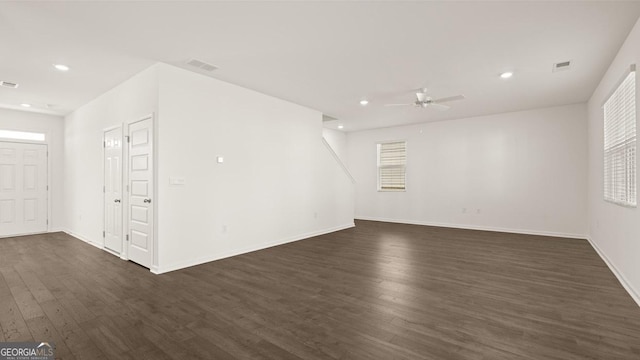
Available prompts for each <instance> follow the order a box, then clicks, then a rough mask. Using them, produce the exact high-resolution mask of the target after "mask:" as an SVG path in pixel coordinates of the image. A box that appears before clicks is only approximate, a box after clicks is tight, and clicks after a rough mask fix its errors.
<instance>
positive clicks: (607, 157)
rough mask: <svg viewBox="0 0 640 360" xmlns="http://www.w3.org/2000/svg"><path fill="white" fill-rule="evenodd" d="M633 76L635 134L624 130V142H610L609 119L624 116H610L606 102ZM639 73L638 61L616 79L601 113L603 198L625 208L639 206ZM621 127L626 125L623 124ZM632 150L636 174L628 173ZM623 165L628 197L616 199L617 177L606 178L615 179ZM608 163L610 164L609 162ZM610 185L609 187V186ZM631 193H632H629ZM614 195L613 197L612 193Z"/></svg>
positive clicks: (616, 120)
mask: <svg viewBox="0 0 640 360" xmlns="http://www.w3.org/2000/svg"><path fill="white" fill-rule="evenodd" d="M630 75H633V81H634V87H633V91H634V94H633V98H632V101H633V111H634V113H635V116H634V118H633V121H635V124H634V125H635V128H634V132H635V133H634V134H633V136H628V135H627V134H626V132H625V134H624V135H623V139H622V140H621V141H618V142H615V143H613V144H607V138H608V136H609V135H608V134H610V131H611V128H613V127H614V125H611V126H608V124H609V121H611V122H620V121H621V120H620V119H621V118H623V117H622V116H620V118H609V119H608V118H607V112H606V110H605V107H606V105H607V103H608V102H609V101H610V100H611V98H612V97H613V96H614V95H615V94H616V93H617V92H618V91H619V90H620V87H621V86H622V85H623V84H624V83H625V81H627V79H628V78H629V76H630ZM637 87H638V84H637V72H636V66H635V64H633V65H631V66H630V67H629V68H628V69H627V71H625V72H624V74H623V76H622V77H621V78H620V79H619V80H618V81H617V82H616V84H615V86H614V87H613V89H612V90H611V92H610V93H609V94H608V95H607V96H606V97H605V99H606V100H605V101H604V102H603V104H602V116H603V123H602V129H603V133H602V143H603V146H602V151H603V153H602V165H603V169H602V192H603V194H602V195H603V199H604V201H606V202H608V203H612V204H615V205H619V206H623V207H628V208H636V207H637V206H638V151H637V150H638V132H637V131H638V109H637V98H638V92H637ZM622 127H623V128H624V125H622ZM630 145H632V146H633V147H631V146H630ZM630 149H633V150H631V152H633V154H634V155H633V165H632V166H633V170H632V171H633V174H632V175H629V174H630V172H629V167H630V165H629V164H630V156H629V155H628V152H629V151H630ZM618 162H619V164H622V167H623V169H624V175H623V177H624V178H625V180H624V181H625V184H624V185H623V188H624V192H625V194H626V196H625V198H626V199H625V200H618V199H616V195H617V194H616V191H615V190H616V188H617V186H616V180H607V179H615V178H616V176H615V175H616V174H615V168H616V166H615V165H616V164H618ZM607 164H609V165H607ZM630 177H631V178H632V181H633V185H632V187H631V186H629V184H630V182H629V178H630ZM607 185H608V186H607ZM630 193H632V194H630ZM609 195H611V196H609Z"/></svg>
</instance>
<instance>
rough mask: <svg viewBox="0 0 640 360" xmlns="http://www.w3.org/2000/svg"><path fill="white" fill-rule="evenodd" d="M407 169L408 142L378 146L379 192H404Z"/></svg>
mask: <svg viewBox="0 0 640 360" xmlns="http://www.w3.org/2000/svg"><path fill="white" fill-rule="evenodd" d="M406 167H407V142H406V141H396V142H388V143H380V144H378V190H379V191H403V190H405V189H406V187H405V180H406V179H405V170H406Z"/></svg>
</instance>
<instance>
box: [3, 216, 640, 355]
mask: <svg viewBox="0 0 640 360" xmlns="http://www.w3.org/2000/svg"><path fill="white" fill-rule="evenodd" d="M0 330H1V331H0V341H53V342H55V343H56V345H57V355H58V357H59V358H61V359H91V360H96V359H180V360H184V359H384V360H388V359H492V360H496V359H510V360H513V359H532V360H534V359H535V360H541V359H562V360H568V359H607V360H609V359H639V358H640V308H639V307H638V306H637V305H636V304H635V303H634V302H633V300H632V299H631V297H630V296H629V295H628V294H627V293H626V292H625V291H624V289H623V288H622V286H621V285H620V284H619V283H618V282H617V281H616V279H615V278H614V276H613V274H612V273H611V272H610V271H609V269H608V268H607V267H606V266H605V264H604V263H603V262H602V260H601V259H600V258H599V257H598V255H597V254H596V253H595V252H594V251H593V249H592V248H591V247H590V246H589V244H588V243H587V242H586V241H584V240H572V239H559V238H548V237H538V236H527V235H513V234H502V233H492V232H481V231H470V230H454V229H445V228H435V227H425V226H413V225H399V224H388V223H377V222H367V221H358V222H357V227H356V228H354V229H349V230H345V231H340V232H337V233H333V234H329V235H325V236H320V237H316V238H313V239H309V240H304V241H299V242H296V243H291V244H288V245H283V246H278V247H275V248H271V249H267V250H262V251H258V252H254V253H251V254H246V255H242V256H237V257H234V258H230V259H225V260H220V261H216V262H213V263H209V264H205V265H201V266H197V267H193V268H189V269H186V270H181V271H176V272H172V273H169V274H164V275H159V276H158V275H152V274H150V273H149V272H148V271H147V270H146V269H143V268H141V267H139V266H137V265H135V264H133V263H129V262H124V261H122V260H120V259H118V258H117V257H114V256H112V255H110V254H107V253H106V252H103V251H101V250H98V249H96V248H94V247H92V246H90V245H87V244H85V243H83V242H81V241H79V240H76V239H73V238H71V237H70V236H68V235H65V234H62V233H56V234H47V235H37V236H27V237H19V238H6V239H0Z"/></svg>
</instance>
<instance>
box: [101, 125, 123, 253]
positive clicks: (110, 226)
mask: <svg viewBox="0 0 640 360" xmlns="http://www.w3.org/2000/svg"><path fill="white" fill-rule="evenodd" d="M104 246H105V247H106V248H107V249H109V250H112V251H115V252H117V253H118V254H120V253H121V252H122V128H121V127H119V128H117V129H113V130H109V131H106V132H105V133H104Z"/></svg>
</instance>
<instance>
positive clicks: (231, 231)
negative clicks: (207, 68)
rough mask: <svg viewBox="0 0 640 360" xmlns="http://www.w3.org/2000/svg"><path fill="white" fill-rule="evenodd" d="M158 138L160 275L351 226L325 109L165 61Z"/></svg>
mask: <svg viewBox="0 0 640 360" xmlns="http://www.w3.org/2000/svg"><path fill="white" fill-rule="evenodd" d="M158 131H159V132H158V136H159V144H160V146H159V148H158V155H159V161H158V179H159V183H158V184H157V188H158V201H159V204H158V240H159V242H158V246H159V264H160V266H159V268H158V269H157V271H158V272H164V271H170V270H173V269H177V268H182V267H185V266H189V265H193V264H197V263H201V262H206V261H211V260H214V259H218V258H222V257H226V256H230V255H234V254H238V253H242V252H246V251H251V250H256V249H260V248H264V247H268V246H271V245H274V244H279V243H283V242H287V241H291V240H296V239H301V238H305V237H308V236H312V235H315V234H320V233H325V232H330V231H334V230H337V229H342V228H345V227H350V226H353V206H354V205H353V184H352V183H351V181H350V179H349V177H348V176H347V174H345V173H344V172H343V170H342V168H341V167H340V165H339V164H338V163H337V162H336V161H335V159H334V158H333V156H332V155H331V153H330V152H329V150H328V149H327V148H326V147H325V146H324V144H323V143H322V114H321V113H319V112H317V111H314V110H310V109H307V108H304V107H302V106H298V105H295V104H292V103H289V102H286V101H283V100H279V99H276V98H272V97H269V96H266V95H263V94H260V93H257V92H255V91H251V90H247V89H244V88H241V87H238V86H235V85H231V84H228V83H225V82H222V81H218V80H215V79H212V78H209V77H205V76H202V75H198V74H193V73H191V72H188V71H185V70H182V69H179V68H176V67H172V66H169V65H164V64H163V65H161V66H160V117H159V126H158ZM216 156H223V157H224V163H223V164H217V163H216V159H215V158H216ZM169 177H182V178H184V179H185V180H186V185H184V186H175V185H173V186H172V185H170V184H169Z"/></svg>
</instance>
